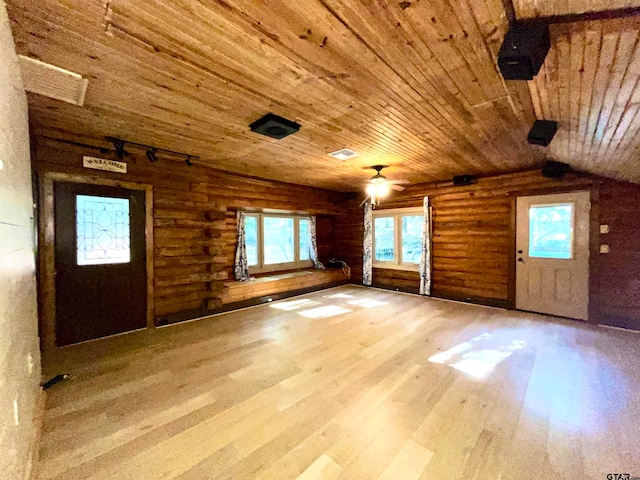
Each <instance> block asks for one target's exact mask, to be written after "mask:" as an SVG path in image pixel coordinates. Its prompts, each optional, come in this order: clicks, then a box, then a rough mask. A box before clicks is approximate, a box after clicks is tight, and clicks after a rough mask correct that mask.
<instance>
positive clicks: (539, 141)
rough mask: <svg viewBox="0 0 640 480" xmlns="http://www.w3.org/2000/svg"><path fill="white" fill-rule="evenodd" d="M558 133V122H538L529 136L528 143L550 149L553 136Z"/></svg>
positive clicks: (534, 124)
mask: <svg viewBox="0 0 640 480" xmlns="http://www.w3.org/2000/svg"><path fill="white" fill-rule="evenodd" d="M557 131H558V122H554V121H552V120H536V121H535V122H534V123H533V127H531V130H529V135H527V142H529V143H530V144H531V145H542V146H543V147H548V146H549V144H550V143H551V140H553V136H554V135H555V134H556V132H557Z"/></svg>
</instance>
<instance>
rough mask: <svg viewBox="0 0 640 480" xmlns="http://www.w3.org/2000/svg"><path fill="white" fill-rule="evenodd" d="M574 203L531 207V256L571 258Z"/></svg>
mask: <svg viewBox="0 0 640 480" xmlns="http://www.w3.org/2000/svg"><path fill="white" fill-rule="evenodd" d="M572 211H573V205H572V204H565V205H545V206H536V207H531V208H530V209H529V256H530V257H537V258H563V259H567V258H571V257H572V254H573V252H572V244H573V215H572V213H573V212H572Z"/></svg>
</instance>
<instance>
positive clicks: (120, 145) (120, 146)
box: [107, 137, 129, 160]
mask: <svg viewBox="0 0 640 480" xmlns="http://www.w3.org/2000/svg"><path fill="white" fill-rule="evenodd" d="M107 141H109V142H111V143H113V148H115V149H116V155H118V158H119V159H120V160H122V159H123V158H124V157H128V156H129V152H127V151H126V150H125V149H124V140H120V139H119V138H115V137H107Z"/></svg>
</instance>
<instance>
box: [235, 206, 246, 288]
mask: <svg viewBox="0 0 640 480" xmlns="http://www.w3.org/2000/svg"><path fill="white" fill-rule="evenodd" d="M245 217H246V215H245V213H244V212H238V245H237V247H236V261H235V263H234V270H233V271H234V274H235V277H236V281H238V282H243V281H245V280H249V278H250V276H249V262H248V261H247V243H246V241H245V231H244V228H245V227H244V226H245Z"/></svg>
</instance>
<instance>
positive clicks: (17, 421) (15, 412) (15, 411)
mask: <svg viewBox="0 0 640 480" xmlns="http://www.w3.org/2000/svg"><path fill="white" fill-rule="evenodd" d="M13 423H15V425H16V427H17V426H18V425H20V416H19V415H18V397H16V398H15V400H14V401H13Z"/></svg>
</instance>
